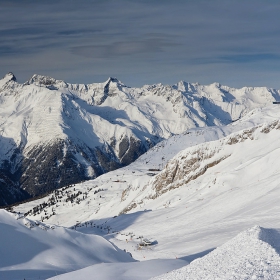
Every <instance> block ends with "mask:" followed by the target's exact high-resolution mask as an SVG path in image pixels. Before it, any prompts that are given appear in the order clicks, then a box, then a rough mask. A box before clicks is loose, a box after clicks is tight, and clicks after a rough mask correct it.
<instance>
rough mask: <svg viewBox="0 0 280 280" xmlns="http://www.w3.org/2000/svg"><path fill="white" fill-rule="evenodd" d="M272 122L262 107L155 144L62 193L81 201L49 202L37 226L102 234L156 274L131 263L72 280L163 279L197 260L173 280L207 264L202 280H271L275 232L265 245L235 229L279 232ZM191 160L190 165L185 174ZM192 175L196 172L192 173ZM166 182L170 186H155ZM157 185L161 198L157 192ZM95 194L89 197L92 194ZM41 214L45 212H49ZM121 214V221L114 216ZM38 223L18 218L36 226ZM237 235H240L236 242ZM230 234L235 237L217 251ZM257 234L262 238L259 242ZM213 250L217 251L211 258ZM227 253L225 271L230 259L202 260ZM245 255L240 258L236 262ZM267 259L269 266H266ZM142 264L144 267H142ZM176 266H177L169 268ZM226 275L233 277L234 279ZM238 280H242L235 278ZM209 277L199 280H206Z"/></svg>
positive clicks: (277, 150)
mask: <svg viewBox="0 0 280 280" xmlns="http://www.w3.org/2000/svg"><path fill="white" fill-rule="evenodd" d="M279 119H280V110H279V107H278V106H269V107H267V108H263V109H256V110H254V111H252V112H251V113H249V114H248V115H246V116H245V117H244V118H242V119H241V120H239V121H237V122H234V123H233V124H231V125H228V126H225V127H211V128H205V129H191V130H189V131H188V132H187V133H185V134H182V135H179V136H174V137H172V138H170V139H169V140H166V141H164V142H162V143H160V144H158V145H157V146H156V147H154V148H153V149H152V150H150V151H149V152H148V153H146V154H145V155H143V156H142V157H140V158H139V159H138V160H137V161H136V162H134V163H133V164H131V165H129V166H128V167H126V168H123V169H119V170H116V171H113V172H110V173H108V174H105V175H102V176H100V177H99V178H97V179H95V180H92V181H88V182H84V183H82V184H79V185H76V186H75V191H74V189H73V188H72V189H71V192H72V193H77V191H78V190H80V191H85V190H87V192H88V195H87V197H86V198H84V199H81V200H80V201H78V202H77V201H76V200H75V201H74V202H73V203H71V202H65V201H64V200H62V201H61V202H60V201H58V202H57V203H56V206H55V212H56V214H55V215H53V216H51V217H50V218H49V219H48V220H47V222H50V223H52V224H59V225H62V226H68V227H73V226H74V225H76V224H77V222H78V223H79V225H78V226H77V227H76V230H77V231H80V232H83V233H87V234H93V233H94V234H99V235H102V236H103V237H105V238H106V239H107V240H109V241H111V242H112V243H114V244H115V245H116V246H118V247H119V248H121V249H125V250H126V251H128V252H130V253H131V254H132V257H133V258H134V259H136V260H140V261H146V260H155V259H160V260H158V261H155V262H156V263H157V264H158V265H159V267H158V269H157V272H155V273H154V275H152V273H151V274H149V273H148V271H149V269H147V270H146V269H143V270H142V271H143V272H142V273H143V274H141V265H143V266H144V265H145V264H141V265H139V267H138V266H137V265H136V263H135V264H134V263H130V264H128V265H125V264H121V265H120V266H115V265H114V264H108V265H105V264H104V265H101V266H102V268H104V269H103V270H101V269H100V270H98V267H97V266H95V265H94V266H92V267H88V268H86V269H85V270H81V271H80V274H79V275H80V277H81V278H80V279H90V278H88V276H87V275H89V274H90V273H91V271H95V272H96V271H98V273H99V274H98V275H100V277H103V278H100V279H112V275H113V274H114V273H115V274H116V279H137V277H140V278H139V279H148V278H149V277H154V276H156V275H160V274H162V273H163V272H162V270H161V269H162V267H163V266H164V267H166V268H168V269H169V268H170V270H171V269H174V268H175V267H174V266H173V265H174V262H175V264H176V262H177V261H178V264H179V262H181V261H185V262H191V261H193V260H195V259H197V258H201V257H202V258H201V259H199V260H196V261H195V262H192V263H191V265H189V266H186V268H184V269H183V270H182V271H183V272H182V273H181V272H176V273H177V274H176V275H179V276H178V277H181V276H182V275H183V276H182V277H187V276H185V275H187V274H186V273H192V274H190V275H193V277H194V278H190V279H203V277H204V276H205V275H204V274H201V275H202V278H199V277H200V276H199V274H197V273H198V272H197V271H199V270H200V269H202V267H201V266H200V267H199V264H200V263H201V264H205V265H206V264H207V267H208V268H207V269H208V270H209V271H212V273H213V274H209V275H210V276H211V277H212V275H213V277H220V279H254V278H255V279H258V277H259V278H260V277H261V276H260V275H262V276H263V277H264V279H278V278H277V277H279V275H278V274H277V273H278V270H279V255H278V253H277V252H278V251H277V250H278V249H277V248H279V245H277V244H279V238H278V233H277V232H276V231H274V230H271V231H272V232H273V242H270V241H268V239H269V240H271V237H269V236H270V232H271V231H270V230H267V229H261V228H259V227H254V228H253V229H251V231H250V230H249V231H245V230H247V229H248V228H252V227H253V226H255V225H259V226H261V227H264V228H280V219H279V213H280V204H279V197H280V185H279V182H280V167H279V164H278V161H279V158H280V142H279V139H280V123H279ZM209 155H211V156H210V157H209ZM206 156H207V157H206ZM193 158H196V160H194V161H193V164H191V165H189V160H190V159H193ZM219 159H222V160H221V161H218V160H219ZM215 162H216V163H215ZM214 163H215V164H214ZM174 166H175V167H176V166H177V167H176V168H177V169H176V168H175V170H177V171H176V172H175V173H174V176H173V175H172V174H173V173H172V172H173V171H174V168H173V167H174ZM201 168H202V169H203V168H206V169H205V170H202V171H203V172H200V171H201ZM155 169H161V171H155ZM184 172H185V173H184ZM151 173H153V174H151ZM155 174H156V175H155ZM166 174H167V175H166ZM182 174H183V175H184V174H185V175H184V176H183V175H182ZM165 175H166V177H164V176H165ZM169 175H172V177H173V181H172V182H171V183H170V184H167V186H165V181H166V180H167V178H168V176H169ZM197 175H198V176H197ZM190 176H193V179H192V180H190V181H188V182H187V183H185V182H186V181H184V180H186V179H187V178H189V177H190ZM164 178H165V179H164ZM161 180H162V181H161ZM160 183H162V185H163V186H164V187H165V188H166V192H163V193H160V192H158V193H157V190H159V189H160V188H159V186H160V185H159V184H160ZM91 188H92V189H91ZM68 190H70V189H68ZM95 190H99V192H97V193H94V191H95ZM50 196H51V195H50ZM50 196H49V197H50ZM49 197H46V198H43V199H40V200H38V201H33V202H29V203H26V204H22V205H19V206H18V207H16V208H15V210H16V211H20V212H23V213H25V212H27V211H29V210H30V209H32V208H33V207H34V206H36V205H38V204H40V203H42V202H43V201H47V200H48V198H49ZM45 210H46V211H47V213H50V211H51V207H50V208H46V209H45ZM124 210H126V211H125V212H126V213H127V214H122V215H119V213H120V212H123V211H124ZM43 214H44V213H39V214H36V215H35V216H34V215H28V216H27V217H28V218H29V219H37V220H40V219H41V217H42V215H43ZM90 223H92V224H90ZM241 231H245V233H241V235H238V233H240V232H241ZM250 232H252V234H251V233H250ZM274 233H275V234H274ZM236 235H238V236H239V237H236V239H233V241H230V242H229V243H226V242H227V241H229V240H230V239H232V238H234V237H235V236H236ZM264 235H267V236H268V237H267V238H268V239H265V238H263V237H260V236H264ZM240 236H241V237H240ZM141 237H143V238H148V239H149V240H150V241H152V245H151V246H149V247H146V248H142V250H138V249H137V244H138V243H139V242H140V241H141ZM234 240H235V241H234ZM240 240H241V241H240ZM242 240H243V241H244V242H243V241H242ZM234 242H237V243H236V244H239V243H242V242H243V243H244V247H243V248H244V250H245V253H244V255H242V251H240V250H241V249H240V250H239V249H238V250H237V249H236V246H237V245H234V244H235V243H234ZM238 242H239V243H238ZM224 243H226V244H225V245H224V246H222V245H223V244H224ZM230 244H232V247H231V245H230ZM246 244H247V245H248V246H247V245H246ZM220 246H222V247H220ZM234 246H235V247H234ZM238 246H239V245H238ZM238 246H237V247H238ZM246 246H247V247H246ZM217 247H220V248H219V249H217V250H214V249H215V248H217ZM254 248H256V251H255V250H254ZM273 248H276V249H273ZM235 249H236V250H235ZM247 249H248V251H246V250H247ZM266 249H267V251H265V250H266ZM212 250H214V251H213V252H212V253H210V254H209V252H211V251H212ZM223 250H224V251H223ZM227 251H228V252H229V254H232V256H236V262H235V263H232V267H229V265H228V263H230V260H228V259H227V258H224V266H223V263H221V266H220V267H219V266H218V265H217V263H215V262H214V260H213V259H215V258H213V257H211V256H217V258H218V255H219V254H218V253H219V252H225V253H224V254H226V252H227ZM258 251H260V252H264V253H263V256H264V259H260V255H259V252H258ZM265 252H267V254H268V255H267V256H265ZM207 254H209V255H207ZM241 255H242V256H241ZM204 256H206V257H204ZM246 256H248V258H247V259H244V258H245V257H246ZM220 258H221V259H223V258H222V257H220ZM238 258H239V259H240V261H241V262H243V261H244V262H245V266H246V267H245V266H242V265H241V264H240V263H239V261H238ZM162 259H165V260H166V261H165V262H166V263H164V262H162V261H161V260H162ZM269 259H270V261H271V263H268V261H269ZM168 260H170V262H169V261H168ZM247 261H248V262H247ZM141 263H142V262H141ZM246 263H248V264H246ZM250 263H251V267H250ZM146 264H147V267H153V265H151V266H149V263H148V262H147V263H146ZM150 264H153V262H151V263H150ZM168 264H169V265H170V267H169V266H168ZM184 265H185V264H183V263H180V265H178V266H184ZM196 265H197V267H196ZM259 265H263V268H260V266H259ZM134 266H135V267H134ZM136 266H137V267H136ZM105 267H107V268H106V269H105ZM188 267H189V270H188ZM177 268H178V267H177ZM266 268H267V269H266ZM215 269H216V270H215ZM102 271H103V272H102ZM139 271H140V272H139ZM266 271H267V272H266ZM145 272H147V274H145ZM239 272H240V274H238V273H239ZM74 273H78V271H77V272H74ZM96 273H97V272H96ZM126 273H127V274H126ZM133 273H135V275H134V274H133ZM174 273H175V272H174ZM201 273H203V271H202V272H201ZM205 273H206V272H205ZM209 273H210V272H209ZM219 273H221V274H220V276H219ZM234 273H237V274H236V275H237V276H236V278H234V277H235V276H234ZM242 273H244V274H242ZM241 274H242V275H245V276H246V277H251V278H246V277H245V276H244V278H242V277H241V276H240V275H241ZM76 275H78V274H75V277H76ZM126 275H129V276H126ZM167 275H168V274H167ZM180 275H181V276H180ZM196 275H198V276H196ZM224 275H226V276H228V275H231V277H232V278H228V277H224ZM238 275H239V276H238ZM248 275H249V276H248ZM63 277H64V276H63ZM65 277H66V276H65ZM68 277H69V275H68ZM75 277H74V278H75ZM82 277H84V278H82ZM117 277H119V278H117ZM125 277H127V278H125ZM128 277H131V278H128ZM141 277H142V278H141ZM164 277H165V276H164ZM166 277H167V276H166ZM176 277H177V276H176ZM195 277H198V278H195ZM211 277H210V278H209V279H214V278H211ZM238 277H239V278H238ZM240 277H241V278H240ZM252 277H254V278H252ZM57 279H60V278H59V277H57ZM62 279H67V278H62ZM68 279H71V277H70V278H68ZM76 279H79V278H76ZM97 279H98V278H97ZM167 279H168V278H167ZM170 279H171V278H170ZM175 279H176V278H175ZM178 279H189V278H178ZM205 279H207V278H205ZM260 279H263V278H260Z"/></svg>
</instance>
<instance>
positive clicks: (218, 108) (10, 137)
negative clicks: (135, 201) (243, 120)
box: [0, 73, 280, 205]
mask: <svg viewBox="0 0 280 280" xmlns="http://www.w3.org/2000/svg"><path fill="white" fill-rule="evenodd" d="M275 100H280V96H279V91H277V90H274V89H268V88H247V87H246V88H242V89H233V88H229V87H226V86H222V85H220V84H217V83H214V84H211V85H209V86H202V85H199V84H191V83H186V82H179V83H178V84H176V85H173V86H163V85H162V84H157V85H150V86H148V85H146V86H143V87H142V88H130V87H128V86H126V85H124V84H123V83H122V82H120V81H119V80H117V79H115V78H109V79H108V80H107V81H106V82H104V83H94V84H89V85H82V84H69V83H66V82H63V81H60V80H55V79H53V78H50V77H45V76H40V75H34V76H33V77H32V78H31V79H30V80H28V81H27V82H26V83H24V84H20V83H18V82H17V81H16V78H15V76H14V75H13V74H12V73H8V74H7V75H6V76H5V77H4V78H3V79H2V80H0V186H1V188H0V189H1V191H0V205H7V204H10V203H13V202H15V201H19V200H22V199H24V198H28V197H32V196H37V195H40V194H43V193H46V192H49V191H52V190H54V189H57V188H59V187H63V186H68V185H70V184H74V183H78V182H81V181H84V180H88V179H92V178H95V177H97V176H99V175H101V174H103V173H106V172H108V171H111V170H114V169H116V168H119V167H122V166H125V165H127V164H129V163H131V162H133V161H134V160H135V159H137V158H138V157H139V156H140V155H141V154H143V153H144V152H146V151H147V150H148V149H150V148H151V147H153V146H154V145H155V144H156V143H158V142H160V141H162V140H164V139H168V138H169V137H170V136H172V135H176V134H180V133H184V132H186V131H187V130H188V129H190V128H194V127H205V126H214V125H226V124H229V123H231V122H232V121H236V120H237V119H239V118H240V117H242V116H243V115H245V114H246V113H247V112H249V111H250V110H252V109H254V108H259V107H263V106H265V105H267V104H271V103H272V102H273V101H275Z"/></svg>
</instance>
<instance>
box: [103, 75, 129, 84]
mask: <svg viewBox="0 0 280 280" xmlns="http://www.w3.org/2000/svg"><path fill="white" fill-rule="evenodd" d="M111 82H112V83H116V84H118V85H120V86H126V85H125V84H124V83H123V82H121V81H120V80H119V79H117V78H115V77H109V78H108V79H107V81H106V84H109V83H111Z"/></svg>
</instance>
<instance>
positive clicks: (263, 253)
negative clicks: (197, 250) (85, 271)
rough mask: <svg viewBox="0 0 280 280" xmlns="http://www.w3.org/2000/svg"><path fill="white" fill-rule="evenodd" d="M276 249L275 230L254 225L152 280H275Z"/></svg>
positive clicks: (279, 241)
mask: <svg viewBox="0 0 280 280" xmlns="http://www.w3.org/2000/svg"><path fill="white" fill-rule="evenodd" d="M279 249H280V234H279V230H276V229H265V228H261V227H258V226H255V227H253V228H250V229H249V230H246V231H244V232H242V233H240V234H238V235H237V236H236V237H235V238H233V239H232V240H230V241H228V242H227V243H225V244H224V245H222V246H221V247H219V248H217V249H215V250H214V251H213V252H211V253H209V254H208V255H207V256H205V257H203V258H201V259H197V260H195V261H194V262H192V263H191V264H190V265H188V266H185V267H183V268H181V269H178V270H176V271H172V272H169V273H167V274H164V275H161V276H158V277H155V278H153V280H183V279H189V280H195V279H196V280H198V279H209V280H214V279H275V280H276V279H280V255H279V253H280V251H279ZM88 279H89V278H88Z"/></svg>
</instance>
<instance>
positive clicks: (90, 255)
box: [0, 210, 133, 280]
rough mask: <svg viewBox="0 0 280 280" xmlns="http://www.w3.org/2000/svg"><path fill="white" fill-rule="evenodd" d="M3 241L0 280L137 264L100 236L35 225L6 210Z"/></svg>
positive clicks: (0, 217)
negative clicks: (119, 264)
mask: <svg viewBox="0 0 280 280" xmlns="http://www.w3.org/2000/svg"><path fill="white" fill-rule="evenodd" d="M16 218H17V219H16ZM0 240H1V246H0V279H7V280H8V279H13V280H16V279H24V278H25V279H46V277H51V276H53V275H57V274H60V273H65V272H69V271H73V270H77V269H80V268H83V267H86V266H89V265H93V264H99V263H112V262H114V263H115V262H131V261H133V259H132V258H131V257H130V256H129V255H128V254H127V253H125V252H123V251H121V250H119V249H118V248H116V247H114V246H113V245H112V244H110V243H109V242H108V241H106V240H105V239H104V238H102V237H100V236H95V235H85V234H82V233H79V232H75V231H73V230H68V229H65V228H62V227H57V226H48V225H45V224H42V223H39V222H36V223H35V222H32V221H30V220H28V219H26V218H24V217H20V216H17V217H16V216H15V215H13V214H11V213H8V212H6V211H4V210H0ZM40 277H41V278H40Z"/></svg>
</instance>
